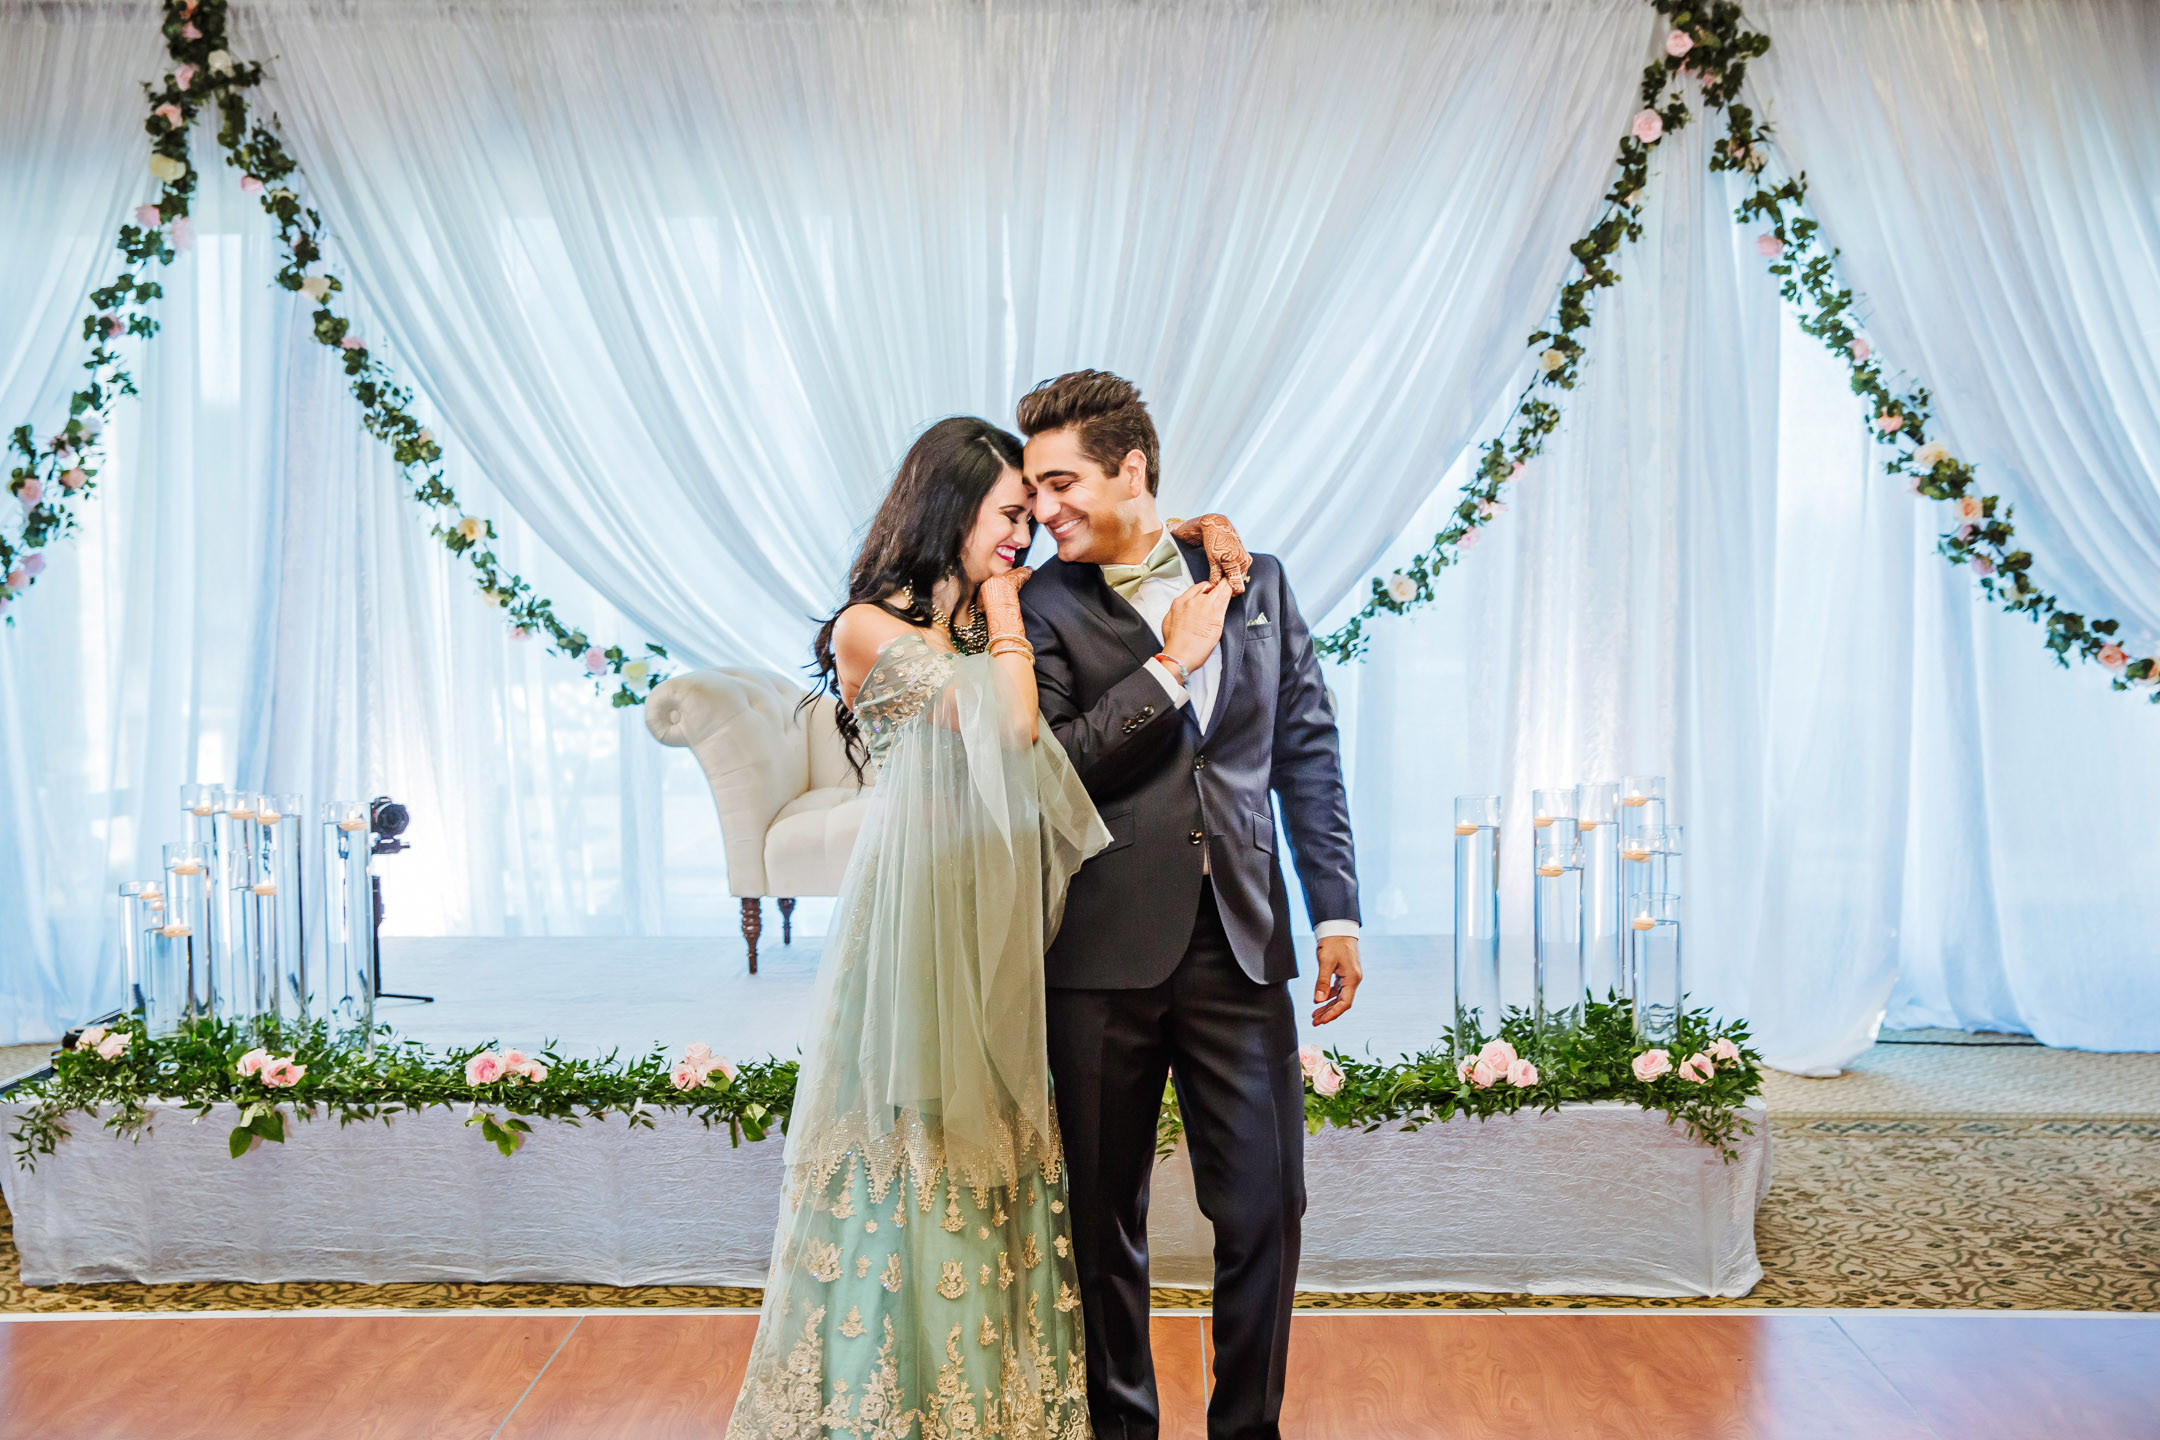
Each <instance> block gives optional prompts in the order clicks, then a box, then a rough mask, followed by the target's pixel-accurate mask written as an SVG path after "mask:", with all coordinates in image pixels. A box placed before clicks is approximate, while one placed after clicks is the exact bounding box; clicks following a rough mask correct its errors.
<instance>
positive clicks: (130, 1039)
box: [97, 1030, 135, 1060]
mask: <svg viewBox="0 0 2160 1440" xmlns="http://www.w3.org/2000/svg"><path fill="white" fill-rule="evenodd" d="M134 1043H135V1037H134V1036H133V1035H131V1034H129V1033H128V1032H127V1031H125V1030H115V1031H113V1032H112V1033H110V1034H108V1035H107V1036H106V1037H105V1038H104V1039H102V1040H100V1041H98V1042H97V1053H98V1059H100V1060H117V1059H119V1058H120V1057H121V1056H122V1055H124V1054H125V1053H127V1048H128V1046H130V1045H132V1044H134Z"/></svg>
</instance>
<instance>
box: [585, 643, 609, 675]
mask: <svg viewBox="0 0 2160 1440" xmlns="http://www.w3.org/2000/svg"><path fill="white" fill-rule="evenodd" d="M584 660H585V673H586V674H588V675H605V674H606V673H607V656H606V655H605V654H603V653H602V652H601V650H600V647H599V646H597V645H595V646H594V647H593V648H592V649H590V650H587V651H586V652H585V655H584Z"/></svg>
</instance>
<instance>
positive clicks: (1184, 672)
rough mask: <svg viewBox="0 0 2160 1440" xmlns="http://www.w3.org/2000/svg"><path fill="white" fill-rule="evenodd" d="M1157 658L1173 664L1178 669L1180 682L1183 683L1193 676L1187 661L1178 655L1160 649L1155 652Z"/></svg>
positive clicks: (1178, 681)
mask: <svg viewBox="0 0 2160 1440" xmlns="http://www.w3.org/2000/svg"><path fill="white" fill-rule="evenodd" d="M1155 658H1156V659H1157V660H1160V661H1162V663H1163V664H1165V665H1169V666H1172V667H1174V668H1175V669H1176V670H1177V683H1178V684H1180V685H1183V684H1185V683H1186V682H1187V681H1188V680H1189V679H1190V678H1191V676H1192V671H1190V670H1188V669H1186V668H1185V662H1184V661H1182V660H1180V659H1178V658H1177V656H1175V655H1172V654H1171V653H1170V652H1169V651H1167V650H1158V651H1156V652H1155Z"/></svg>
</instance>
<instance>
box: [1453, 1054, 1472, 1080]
mask: <svg viewBox="0 0 2160 1440" xmlns="http://www.w3.org/2000/svg"><path fill="white" fill-rule="evenodd" d="M1476 1069H1477V1056H1475V1055H1465V1056H1463V1058H1462V1059H1460V1060H1458V1061H1456V1062H1455V1078H1456V1079H1457V1080H1460V1081H1462V1082H1463V1084H1465V1085H1467V1084H1469V1083H1470V1075H1471V1072H1472V1071H1474V1070H1476Z"/></svg>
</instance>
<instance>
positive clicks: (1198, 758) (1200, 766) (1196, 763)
mask: <svg viewBox="0 0 2160 1440" xmlns="http://www.w3.org/2000/svg"><path fill="white" fill-rule="evenodd" d="M1192 768H1193V769H1195V770H1205V769H1207V756H1205V755H1195V756H1193V757H1192Z"/></svg>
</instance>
